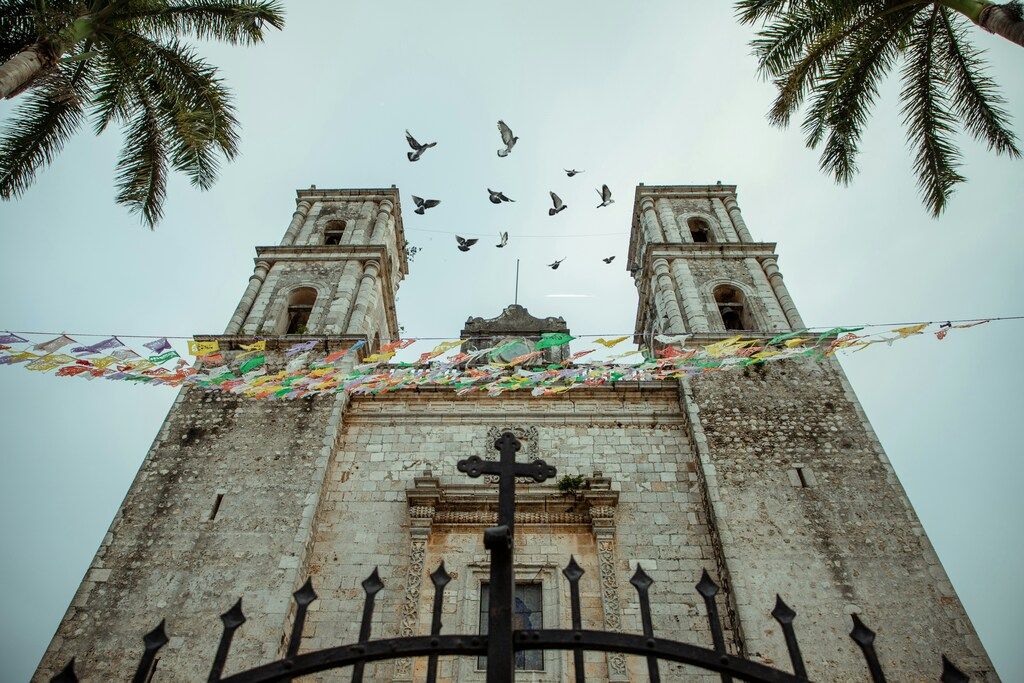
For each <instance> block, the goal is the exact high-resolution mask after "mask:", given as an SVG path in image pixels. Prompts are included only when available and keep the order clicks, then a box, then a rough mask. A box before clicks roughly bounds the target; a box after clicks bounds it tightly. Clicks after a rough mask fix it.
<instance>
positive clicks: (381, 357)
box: [363, 351, 395, 363]
mask: <svg viewBox="0 0 1024 683" xmlns="http://www.w3.org/2000/svg"><path fill="white" fill-rule="evenodd" d="M394 357H395V352H394V351H390V352H388V353H375V354H373V355H372V356H367V357H366V358H364V359H363V362H364V363H381V362H383V361H386V360H391V359H392V358H394Z"/></svg>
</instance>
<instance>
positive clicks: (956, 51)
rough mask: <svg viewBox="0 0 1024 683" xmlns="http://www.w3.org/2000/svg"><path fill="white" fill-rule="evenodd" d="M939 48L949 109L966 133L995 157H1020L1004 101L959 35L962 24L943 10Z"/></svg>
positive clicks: (977, 53)
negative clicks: (948, 91)
mask: <svg viewBox="0 0 1024 683" xmlns="http://www.w3.org/2000/svg"><path fill="white" fill-rule="evenodd" d="M939 20H940V22H941V30H940V31H939V33H938V35H937V42H938V43H939V45H941V48H942V49H941V50H940V54H939V59H940V60H941V61H942V64H943V66H944V67H945V70H946V71H947V73H948V74H949V78H950V85H951V86H952V96H953V106H954V108H955V110H956V112H957V114H959V115H960V121H961V122H962V123H963V125H964V127H965V128H966V129H967V131H968V132H969V133H970V134H971V135H973V136H974V137H975V139H978V140H984V141H985V142H986V143H988V148H989V149H991V150H995V152H996V154H1008V155H1009V156H1011V157H1020V156H1021V152H1020V149H1019V148H1018V147H1017V138H1016V136H1015V135H1014V134H1013V131H1011V130H1010V115H1009V114H1008V113H1007V112H1006V110H1005V109H1003V107H1002V105H1004V104H1006V100H1005V99H1004V98H1003V97H1002V96H1001V95H1000V94H999V92H998V90H997V88H996V84H995V82H994V81H993V80H992V79H991V78H989V76H988V74H987V73H986V71H985V62H984V60H983V59H982V57H981V51H980V50H978V49H976V48H974V47H973V46H972V45H971V44H970V43H969V42H968V41H967V39H966V38H965V36H964V35H963V26H962V24H963V21H962V20H960V19H959V18H956V19H951V18H950V17H949V14H948V12H947V11H946V10H945V9H943V10H942V11H941V12H940V13H939Z"/></svg>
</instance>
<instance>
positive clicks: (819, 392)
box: [683, 360, 995, 681]
mask: <svg viewBox="0 0 1024 683" xmlns="http://www.w3.org/2000/svg"><path fill="white" fill-rule="evenodd" d="M683 405H684V409H685V410H686V412H687V413H688V415H689V416H690V418H691V420H692V422H693V430H694V431H693V441H694V444H695V448H696V452H697V456H698V458H699V459H700V460H701V461H702V466H703V471H704V472H705V474H706V476H707V480H708V487H709V492H710V498H711V500H712V505H713V514H714V516H715V518H716V519H717V524H718V532H719V535H720V537H721V539H722V545H723V548H724V555H725V559H726V562H727V564H728V569H729V574H730V575H731V578H732V588H733V595H734V597H735V600H736V603H737V606H738V612H739V619H740V623H741V626H742V631H743V634H744V637H745V646H746V651H747V653H748V655H750V656H753V657H756V658H759V659H761V660H763V661H765V662H768V663H772V664H777V665H782V666H783V667H788V661H789V660H788V657H787V655H786V650H785V647H784V641H783V638H782V634H781V632H780V630H779V628H778V626H777V624H776V623H775V622H774V621H773V620H772V619H771V617H770V615H769V613H770V610H771V608H772V606H773V602H774V596H775V594H776V593H779V594H781V595H782V596H783V598H784V599H785V600H786V601H787V602H788V604H789V605H790V606H791V607H793V609H795V610H796V612H797V615H798V616H797V620H796V623H795V626H796V630H797V632H798V634H799V640H800V645H801V648H802V650H803V653H804V658H805V661H806V664H807V669H808V673H809V675H810V677H811V678H812V679H814V680H831V681H862V680H865V678H866V675H867V672H866V669H865V667H864V663H863V658H862V656H861V654H860V652H859V650H858V648H857V647H856V645H855V644H854V643H853V641H852V640H850V638H849V637H848V635H847V634H848V633H849V631H850V628H851V626H852V622H851V618H850V614H852V613H857V614H859V615H861V617H862V618H863V619H864V621H865V622H866V623H867V624H868V625H869V626H870V627H871V628H872V629H874V630H875V631H876V632H877V633H878V637H877V640H876V646H877V648H878V653H879V658H880V659H881V661H882V664H883V667H884V669H885V671H886V674H887V676H888V679H889V680H900V681H918V680H924V679H931V680H935V679H937V678H938V675H939V672H940V671H941V662H940V656H941V654H942V653H945V654H947V655H948V656H949V657H950V659H951V660H952V661H954V662H955V663H956V664H957V665H958V666H959V667H961V668H962V669H964V670H965V671H967V672H969V673H970V674H971V675H972V679H973V680H979V679H983V680H990V679H992V680H994V679H995V674H994V673H993V670H992V665H991V663H990V662H989V660H988V657H987V655H986V654H985V650H984V648H983V646H982V644H981V642H980V641H979V640H978V638H977V636H976V634H975V632H974V629H973V627H972V625H971V622H970V619H969V618H968V616H967V614H966V613H965V611H964V608H963V605H962V604H961V603H960V601H959V599H958V598H957V596H956V593H955V591H954V590H953V586H952V585H951V584H950V582H949V579H948V578H947V576H946V574H945V572H944V570H943V568H942V566H941V564H940V562H939V559H938V557H937V556H936V555H935V552H934V550H933V549H932V546H931V544H930V543H929V541H928V538H927V536H926V534H925V531H924V529H923V528H922V527H921V523H920V521H919V520H918V519H917V517H916V515H915V514H914V511H913V509H912V508H911V505H910V502H909V501H908V499H907V498H906V495H905V494H904V492H903V489H902V487H901V486H900V483H899V481H898V480H897V478H896V475H895V473H894V471H893V469H892V467H891V465H890V464H889V462H888V460H887V459H886V457H885V453H884V452H883V450H882V448H881V446H880V444H879V442H878V440H877V438H876V437H875V435H874V433H873V432H872V430H871V427H870V425H869V424H868V422H867V419H866V417H865V415H864V413H863V411H862V410H861V408H860V406H859V404H858V402H857V399H856V396H855V395H854V393H853V390H852V389H851V388H850V385H849V383H848V382H847V380H846V378H845V376H844V374H843V372H842V370H841V368H840V367H839V366H838V363H835V362H828V363H818V362H811V361H807V362H802V361H800V360H792V361H786V362H785V363H779V364H775V365H767V366H762V367H760V368H754V367H752V368H749V369H747V370H746V371H743V372H729V373H726V372H722V373H715V374H713V375H704V376H702V377H700V378H697V379H694V380H693V381H692V382H689V383H688V384H685V385H684V400H683ZM922 457H926V454H922Z"/></svg>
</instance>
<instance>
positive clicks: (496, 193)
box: [487, 187, 515, 204]
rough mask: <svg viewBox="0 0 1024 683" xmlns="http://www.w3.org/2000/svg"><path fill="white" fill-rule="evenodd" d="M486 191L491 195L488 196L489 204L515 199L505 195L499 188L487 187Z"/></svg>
mask: <svg viewBox="0 0 1024 683" xmlns="http://www.w3.org/2000/svg"><path fill="white" fill-rule="evenodd" d="M487 193H488V194H490V195H491V196H490V197H488V199H490V200H491V204H501V203H502V202H514V201H515V200H514V199H509V198H508V197H506V196H505V193H504V192H502V191H501V190H492V189H491V188H489V187H488V188H487Z"/></svg>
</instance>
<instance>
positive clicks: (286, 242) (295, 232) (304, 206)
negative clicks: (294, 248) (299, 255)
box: [281, 199, 313, 247]
mask: <svg viewBox="0 0 1024 683" xmlns="http://www.w3.org/2000/svg"><path fill="white" fill-rule="evenodd" d="M312 207H313V203H312V202H311V201H309V200H308V199H303V200H302V201H301V202H299V203H298V205H297V206H296V207H295V213H293V214H292V222H291V223H289V224H288V229H287V230H286V231H285V233H284V237H283V238H282V239H281V246H282V247H287V246H290V245H292V244H294V243H295V238H296V237H298V236H299V231H300V230H301V229H302V226H303V224H304V223H305V222H306V216H307V215H308V214H309V210H310V209H311V208H312Z"/></svg>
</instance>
